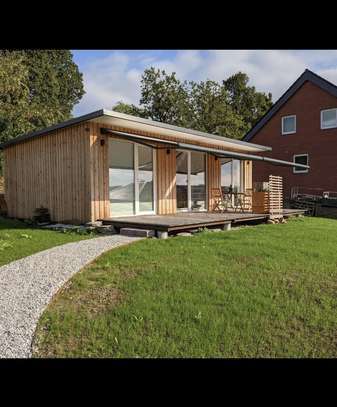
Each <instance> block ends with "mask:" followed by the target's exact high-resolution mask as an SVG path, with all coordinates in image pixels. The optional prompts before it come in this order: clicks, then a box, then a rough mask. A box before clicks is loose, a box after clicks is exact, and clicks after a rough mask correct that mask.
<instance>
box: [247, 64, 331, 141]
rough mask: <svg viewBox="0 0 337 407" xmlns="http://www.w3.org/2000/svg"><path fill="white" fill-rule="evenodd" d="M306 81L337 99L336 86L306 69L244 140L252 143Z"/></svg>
mask: <svg viewBox="0 0 337 407" xmlns="http://www.w3.org/2000/svg"><path fill="white" fill-rule="evenodd" d="M306 81H309V82H311V83H313V84H314V85H317V86H318V87H319V88H321V89H322V90H324V91H326V92H328V93H330V94H331V95H332V96H335V97H336V98H337V86H336V85H334V84H333V83H331V82H329V81H327V80H326V79H324V78H322V77H321V76H319V75H317V74H315V73H314V72H312V71H310V70H309V69H306V70H305V71H304V72H303V73H302V75H301V76H300V77H299V78H297V80H296V81H295V82H294V83H293V84H292V85H291V86H290V88H288V89H287V90H286V91H285V92H284V93H283V95H282V96H281V97H280V98H279V99H278V100H277V101H276V102H275V103H274V104H273V106H272V107H271V108H270V109H269V110H268V111H267V113H266V114H265V115H264V116H263V117H262V118H261V119H260V120H259V121H258V122H257V123H256V125H255V126H254V127H253V128H252V129H251V130H249V132H248V133H247V134H246V135H245V136H244V137H243V139H242V140H244V141H250V140H251V139H252V138H253V137H254V136H255V135H256V133H257V132H258V131H259V130H261V129H262V127H263V126H264V125H265V124H266V123H267V122H268V121H269V120H270V119H271V118H272V117H273V116H274V115H275V114H276V113H277V112H278V110H279V109H280V108H281V107H282V106H283V105H284V104H285V103H286V102H287V101H288V100H289V99H290V98H291V97H292V96H293V95H294V94H295V93H296V92H297V91H298V90H299V88H300V87H301V86H302V85H303V84H304V83H305V82H306Z"/></svg>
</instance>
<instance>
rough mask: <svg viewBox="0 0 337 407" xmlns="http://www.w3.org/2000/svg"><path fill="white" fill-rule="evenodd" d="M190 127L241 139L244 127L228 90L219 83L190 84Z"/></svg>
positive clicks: (208, 81)
mask: <svg viewBox="0 0 337 407" xmlns="http://www.w3.org/2000/svg"><path fill="white" fill-rule="evenodd" d="M190 87H191V90H190V106H191V109H192V114H191V121H190V126H189V127H191V128H193V129H197V130H200V131H204V132H207V133H213V134H217V135H220V136H225V137H230V138H239V137H240V135H241V134H242V130H243V127H244V123H243V120H242V118H241V116H240V115H238V114H236V112H235V111H234V110H233V108H232V107H231V105H230V104H229V100H228V99H229V98H228V94H227V92H226V90H225V89H224V87H223V86H221V85H220V84H219V83H218V82H215V81H210V80H207V81H205V82H199V83H197V82H190Z"/></svg>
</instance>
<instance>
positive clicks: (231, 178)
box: [220, 158, 242, 193]
mask: <svg viewBox="0 0 337 407" xmlns="http://www.w3.org/2000/svg"><path fill="white" fill-rule="evenodd" d="M220 164H221V188H222V189H223V192H224V193H225V192H228V191H230V190H232V191H233V192H242V180H241V178H242V171H241V161H240V160H232V159H231V158H221V159H220Z"/></svg>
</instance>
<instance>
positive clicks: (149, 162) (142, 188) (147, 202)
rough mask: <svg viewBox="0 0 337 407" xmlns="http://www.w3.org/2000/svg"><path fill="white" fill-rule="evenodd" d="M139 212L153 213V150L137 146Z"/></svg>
mask: <svg viewBox="0 0 337 407" xmlns="http://www.w3.org/2000/svg"><path fill="white" fill-rule="evenodd" d="M137 167H138V171H137V183H138V185H137V186H138V188H137V189H138V195H139V199H138V202H139V208H138V210H139V212H142V213H144V212H153V211H154V199H153V149H152V148H151V147H146V146H143V145H137Z"/></svg>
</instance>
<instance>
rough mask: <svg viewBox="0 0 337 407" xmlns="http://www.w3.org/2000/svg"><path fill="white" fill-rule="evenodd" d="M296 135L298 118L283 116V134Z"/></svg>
mask: <svg viewBox="0 0 337 407" xmlns="http://www.w3.org/2000/svg"><path fill="white" fill-rule="evenodd" d="M293 133H296V116H295V115H292V116H283V117H282V134H293Z"/></svg>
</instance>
